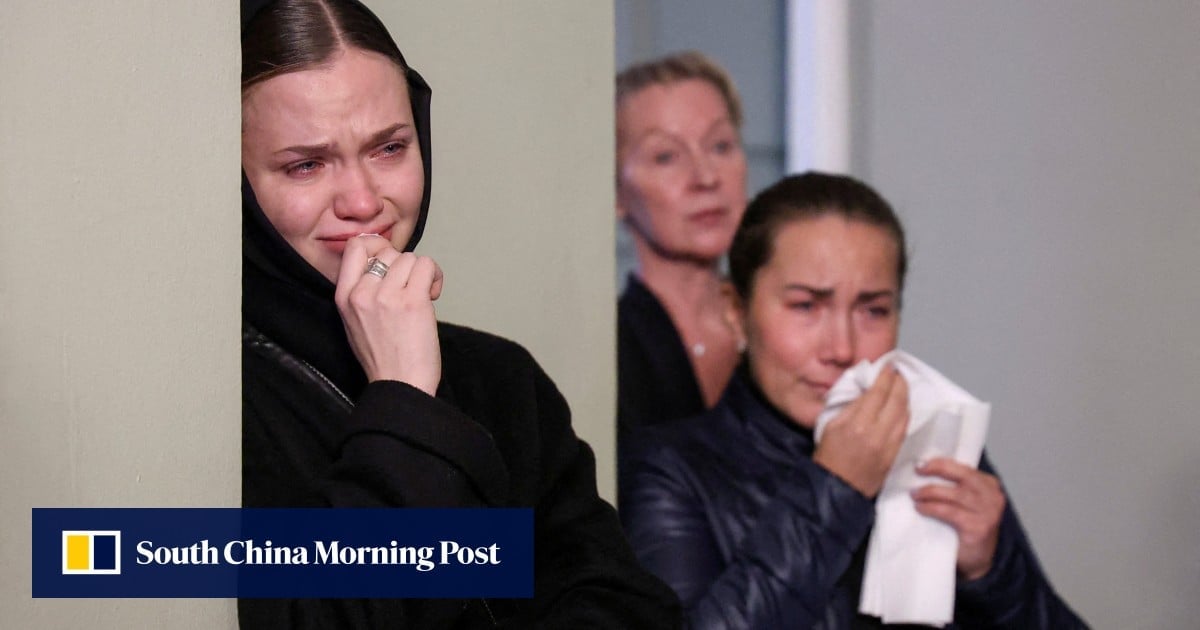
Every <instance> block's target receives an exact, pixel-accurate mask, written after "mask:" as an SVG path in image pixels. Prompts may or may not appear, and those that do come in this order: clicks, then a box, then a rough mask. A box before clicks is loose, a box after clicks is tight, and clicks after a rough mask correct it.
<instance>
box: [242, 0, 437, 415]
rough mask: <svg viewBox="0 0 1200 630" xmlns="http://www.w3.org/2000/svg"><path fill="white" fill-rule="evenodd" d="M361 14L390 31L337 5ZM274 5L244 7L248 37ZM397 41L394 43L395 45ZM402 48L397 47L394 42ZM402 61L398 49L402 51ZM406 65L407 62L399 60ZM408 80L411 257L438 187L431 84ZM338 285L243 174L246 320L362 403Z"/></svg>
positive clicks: (361, 381)
mask: <svg viewBox="0 0 1200 630" xmlns="http://www.w3.org/2000/svg"><path fill="white" fill-rule="evenodd" d="M338 1H340V2H343V3H347V4H354V5H357V6H358V7H360V8H361V10H362V11H363V12H364V14H365V15H366V16H368V17H369V18H370V19H372V20H373V21H374V22H375V23H376V24H378V26H379V28H380V29H381V30H382V31H383V32H385V33H386V32H387V29H386V28H385V27H384V26H383V23H382V22H381V21H380V20H379V18H378V17H376V16H375V14H374V13H372V12H371V11H370V9H368V8H367V7H366V6H365V5H363V4H362V3H361V2H357V1H356V0H338ZM273 4H275V0H243V1H242V33H243V37H244V34H245V32H246V26H247V25H248V24H250V22H251V20H253V19H254V18H255V16H258V15H259V14H260V13H261V12H262V11H263V10H266V9H268V8H269V7H270V6H271V5H273ZM389 39H390V37H389ZM392 45H393V46H395V42H394V41H393V42H392ZM396 52H397V54H399V48H398V47H397V48H396ZM400 58H401V60H403V55H401V56H400ZM404 66H405V67H406V68H407V71H406V79H407V83H408V94H409V100H410V101H411V103H412V113H413V122H414V124H415V126H416V129H417V141H418V144H419V145H420V147H421V159H422V162H423V164H424V167H425V192H424V195H423V196H422V198H421V211H420V213H419V214H418V216H417V220H416V223H415V224H414V226H413V233H412V236H411V237H410V238H409V240H408V244H407V245H406V246H405V248H404V249H405V251H411V250H412V249H414V248H415V247H416V246H417V242H418V241H420V240H421V233H422V232H423V231H424V229H425V218H426V216H427V215H428V214H429V196H430V190H431V184H432V167H431V161H430V155H431V153H430V151H431V147H430V138H429V132H430V127H429V99H430V89H429V84H427V83H426V82H425V80H424V79H423V78H421V75H419V74H417V72H416V71H415V70H413V69H412V68H410V67H408V64H407V62H405V63H404ZM333 292H334V285H333V283H332V282H330V281H329V280H328V279H327V278H326V277H325V276H323V275H321V273H320V272H319V271H317V270H316V269H315V268H314V267H313V266H312V265H310V264H309V263H308V262H307V261H305V260H304V258H303V257H301V256H300V254H298V253H297V252H296V250H294V249H292V247H291V245H289V244H288V243H287V241H286V240H284V238H283V237H282V236H281V235H280V234H279V232H278V231H277V230H276V229H275V227H274V226H273V225H271V222H270V221H269V220H268V219H267V216H266V215H265V214H264V213H263V211H262V207H261V206H259V204H258V200H257V199H256V198H255V196H254V191H253V190H252V189H251V188H250V182H249V181H248V180H247V179H246V175H245V173H244V172H243V173H242V319H243V321H244V322H246V323H248V324H250V325H251V326H253V327H254V328H255V329H257V330H258V331H259V332H261V333H262V334H264V335H266V336H267V337H269V338H270V339H272V340H273V341H275V342H276V343H278V344H279V345H281V346H282V347H283V348H284V349H286V350H287V351H288V352H290V353H291V354H293V355H294V356H296V357H298V358H300V359H302V360H304V361H306V362H308V363H309V364H311V365H312V366H313V367H315V368H316V369H318V370H320V371H321V373H322V374H324V375H325V376H326V377H328V378H329V379H330V380H332V381H333V382H334V384H336V385H337V386H338V388H339V389H341V390H342V391H343V392H344V393H346V394H347V395H348V396H350V397H351V398H357V397H358V394H359V392H361V390H362V388H363V386H364V385H366V375H365V374H364V373H363V370H362V367H361V366H360V365H359V363H358V360H357V359H356V358H355V357H354V352H353V351H352V350H351V349H350V344H349V342H348V341H347V339H346V333H345V329H344V328H343V326H342V318H341V316H340V315H339V314H338V311H337V306H336V305H335V304H334V302H333Z"/></svg>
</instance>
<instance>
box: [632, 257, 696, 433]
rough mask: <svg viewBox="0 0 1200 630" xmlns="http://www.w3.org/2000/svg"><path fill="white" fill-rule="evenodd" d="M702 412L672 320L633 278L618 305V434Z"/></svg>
mask: <svg viewBox="0 0 1200 630" xmlns="http://www.w3.org/2000/svg"><path fill="white" fill-rule="evenodd" d="M703 412H704V398H703V396H702V395H701V393H700V384H699V383H698V382H697V381H696V372H695V370H693V369H692V362H691V360H690V359H689V358H688V354H687V348H685V347H684V345H683V339H682V338H680V336H679V332H678V331H677V330H675V324H673V323H672V322H671V316H670V315H668V314H667V310H666V309H665V308H663V305H662V303H661V302H659V301H658V298H657V297H655V296H654V294H653V293H651V292H650V290H649V289H647V288H646V285H644V284H642V281H641V280H639V279H638V278H637V276H636V275H634V274H629V279H628V280H627V281H626V283H625V291H624V293H622V294H621V299H620V301H619V302H618V303H617V427H618V433H619V434H621V435H625V434H627V433H629V431H630V430H631V429H633V428H635V427H641V426H646V425H651V424H657V423H660V422H667V421H670V420H678V419H680V418H687V417H690V416H694V415H697V414H700V413H703Z"/></svg>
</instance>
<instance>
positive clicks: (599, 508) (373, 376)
mask: <svg viewBox="0 0 1200 630" xmlns="http://www.w3.org/2000/svg"><path fill="white" fill-rule="evenodd" d="M251 5H255V6H251ZM242 24H243V26H242V64H243V65H242V168H243V172H244V175H245V179H244V181H243V224H244V237H243V258H244V260H243V296H242V299H243V359H242V378H243V444H242V448H243V453H242V456H243V477H242V491H243V504H244V505H245V506H247V507H304V506H336V507H343V506H344V507H382V506H398V507H491V506H497V507H532V508H533V509H534V519H535V524H534V542H535V548H536V556H535V558H534V570H535V584H534V591H535V594H534V598H533V599H532V600H519V601H515V600H509V601H492V600H488V601H484V600H473V601H465V602H464V601H454V600H290V601H278V600H242V601H241V602H239V617H240V619H241V622H242V625H243V626H245V627H253V628H263V627H314V628H317V627H319V628H328V627H432V628H446V627H476V626H487V627H490V626H496V625H504V626H516V627H528V626H532V625H535V624H536V625H539V626H563V627H567V626H570V627H574V626H577V625H581V624H584V625H589V626H591V627H594V626H596V625H599V626H602V627H614V628H631V627H647V628H659V627H670V626H673V625H676V624H677V621H676V611H675V610H673V606H674V602H673V601H672V598H671V595H670V593H669V591H667V590H666V589H665V587H663V585H662V584H661V583H659V582H657V581H656V580H654V579H653V578H651V577H650V576H648V575H647V574H646V573H644V572H643V571H641V570H640V569H639V568H637V565H636V563H635V561H634V559H633V557H632V554H631V553H630V551H629V549H628V546H627V544H626V542H625V541H624V539H623V538H622V536H621V533H620V529H619V526H618V524H617V520H616V517H615V514H614V512H613V510H612V508H611V507H610V506H609V505H608V504H606V503H605V502H604V501H603V500H601V499H600V498H599V497H598V496H597V494H596V488H595V470H594V460H593V458H592V454H591V451H590V449H589V448H588V447H587V445H586V444H584V443H583V442H581V441H580V440H579V439H578V438H577V437H576V436H575V434H574V433H573V432H572V430H571V426H570V421H569V415H568V410H567V406H566V403H565V401H564V400H563V398H562V396H561V395H560V394H559V392H558V390H557V389H556V388H555V387H554V384H553V383H552V382H551V381H550V379H549V378H548V377H547V376H546V375H545V374H544V373H543V372H542V371H541V369H540V368H539V367H538V366H537V364H536V363H535V362H534V360H533V359H532V357H530V356H529V354H528V353H527V352H526V351H525V350H524V349H523V348H521V347H520V346H518V345H516V344H514V343H511V342H509V341H505V340H503V339H500V338H497V337H494V336H491V335H488V334H485V333H481V332H477V331H473V330H469V329H466V328H462V327H458V326H452V325H448V324H443V323H440V322H437V321H436V319H435V314H434V308H433V300H435V299H437V297H438V295H439V294H440V292H441V271H440V270H439V269H438V266H437V265H436V264H435V263H434V262H433V261H432V260H430V259H429V258H426V257H421V256H417V255H415V254H413V253H412V249H413V248H414V247H415V246H416V244H417V241H418V240H419V239H420V236H421V232H422V229H423V226H424V223H425V217H426V215H427V213H428V207H429V197H430V148H431V147H430V140H429V129H430V128H429V97H430V91H429V87H428V85H427V84H426V83H425V81H424V80H423V79H422V78H421V77H420V75H418V74H417V73H416V72H415V71H413V70H412V69H411V68H409V67H408V65H407V64H406V63H405V61H404V58H403V56H402V55H401V53H400V51H399V49H398V48H397V47H396V44H395V43H394V42H393V41H392V39H391V37H390V36H389V35H388V33H387V31H386V29H385V28H384V26H383V25H382V23H381V22H380V21H379V20H378V18H376V17H375V16H374V15H373V14H372V13H371V12H370V11H369V10H368V9H366V7H364V6H363V5H362V4H361V3H359V2H355V1H353V0H279V1H276V2H267V3H261V2H260V3H250V2H247V3H245V4H244V6H243V21H242Z"/></svg>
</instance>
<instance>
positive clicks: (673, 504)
mask: <svg viewBox="0 0 1200 630" xmlns="http://www.w3.org/2000/svg"><path fill="white" fill-rule="evenodd" d="M628 465H629V466H630V467H631V471H630V474H629V476H628V477H627V479H628V480H629V482H628V483H626V484H624V485H623V486H622V490H623V494H622V500H621V517H622V520H623V522H624V524H625V527H626V530H627V532H628V534H629V536H630V542H631V543H632V544H633V547H634V551H635V553H637V555H638V559H639V560H640V561H641V562H642V563H643V565H644V566H646V567H647V568H648V569H650V571H651V572H653V573H654V574H656V575H658V576H659V577H661V578H663V579H664V580H665V581H666V582H667V583H668V584H669V585H671V587H672V588H674V589H675V592H676V593H677V594H678V595H679V597H680V600H681V602H682V603H683V606H684V611H685V617H686V619H687V621H688V623H689V627H694V628H784V627H787V628H807V627H811V626H813V625H814V624H816V623H817V622H818V620H820V619H822V618H823V617H824V612H825V609H826V607H827V605H828V602H829V600H830V599H831V597H832V593H833V591H834V589H835V587H836V585H837V582H838V580H839V579H840V578H841V577H842V575H843V573H844V572H845V571H846V569H847V568H848V567H849V566H850V564H851V562H852V561H853V558H854V554H855V552H856V550H857V549H858V548H859V547H860V546H861V545H862V543H863V541H864V540H865V538H866V536H867V533H868V532H869V531H870V529H871V525H872V523H873V522H874V505H873V503H872V502H871V501H870V500H869V499H867V498H866V497H864V496H863V495H861V494H859V493H858V492H857V491H855V490H854V489H853V488H851V487H850V486H848V485H846V484H845V483H844V482H842V481H841V480H839V479H837V478H836V477H834V476H833V475H831V474H829V473H827V472H825V471H824V470H823V469H820V468H819V467H818V466H816V465H815V464H812V463H811V462H806V463H805V465H803V466H797V467H795V468H793V469H792V470H791V471H790V472H791V473H793V474H791V476H790V477H789V478H787V479H784V480H783V481H782V483H781V484H780V485H779V486H778V493H777V495H776V496H775V497H773V498H772V499H771V500H770V501H768V502H767V503H766V505H765V506H764V508H763V510H762V512H761V513H760V514H759V515H758V516H757V519H756V520H755V521H754V524H753V526H752V527H751V528H750V529H749V530H748V531H747V532H746V533H745V535H744V537H743V538H742V540H741V543H740V545H739V546H738V547H737V548H735V549H729V550H724V553H722V551H723V550H721V549H719V548H718V546H717V542H716V540H715V537H714V536H713V535H712V532H711V529H710V527H711V523H710V519H720V518H723V516H722V514H721V511H720V510H709V509H706V506H705V502H706V497H705V495H704V493H703V492H701V491H698V489H696V488H694V487H692V484H690V483H689V475H688V469H689V467H688V465H687V464H686V463H685V461H684V460H683V459H682V458H681V457H680V454H679V453H678V452H675V451H673V450H671V449H669V448H654V447H653V446H651V447H646V448H641V449H639V452H638V453H637V454H635V455H634V456H633V457H632V458H630V460H628ZM723 557H728V558H730V559H729V561H728V562H727V561H725V560H724V559H723Z"/></svg>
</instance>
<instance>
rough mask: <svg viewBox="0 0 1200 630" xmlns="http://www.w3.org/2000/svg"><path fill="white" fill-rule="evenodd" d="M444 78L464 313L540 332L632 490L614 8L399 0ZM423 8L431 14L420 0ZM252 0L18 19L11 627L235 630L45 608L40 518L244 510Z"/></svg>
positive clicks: (6, 120) (8, 467)
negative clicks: (243, 212)
mask: <svg viewBox="0 0 1200 630" xmlns="http://www.w3.org/2000/svg"><path fill="white" fill-rule="evenodd" d="M374 4H375V5H376V6H377V7H379V12H380V13H381V15H382V16H383V17H384V18H385V20H386V21H387V22H388V23H389V24H390V25H391V26H392V28H393V30H394V32H395V34H396V36H397V39H398V41H399V42H400V44H401V47H402V48H403V49H404V50H405V53H406V54H407V55H408V56H409V59H410V61H411V62H412V63H413V65H414V66H415V67H417V68H418V69H420V70H421V71H422V73H423V74H424V75H425V76H426V78H428V79H429V81H430V83H431V84H432V85H433V88H434V109H433V111H434V140H435V144H434V149H435V150H434V157H435V164H436V168H435V170H434V173H435V175H434V193H433V200H434V201H433V208H434V209H433V214H432V216H431V218H430V221H429V226H428V238H427V240H426V241H425V242H424V243H423V244H422V248H421V249H422V251H423V252H425V253H429V254H431V255H434V256H436V257H437V259H438V260H439V262H441V263H442V265H443V266H444V268H445V270H446V276H447V287H446V294H445V297H444V298H443V300H442V302H440V304H439V314H440V315H441V316H442V317H443V318H445V319H449V320H453V321H457V322H461V323H465V324H469V325H473V326H476V327H480V328H484V329H487V330H490V331H494V332H498V333H500V334H504V335H506V336H509V337H512V338H514V339H516V340H518V341H520V342H521V343H523V344H525V345H526V346H527V347H528V348H529V349H530V350H531V351H532V352H533V353H534V355H535V356H536V357H537V358H538V359H539V361H541V363H542V365H543V366H544V367H545V368H546V369H547V371H548V372H549V373H550V374H551V376H552V377H553V378H554V379H555V380H556V381H557V382H558V384H559V386H560V387H561V388H562V389H563V391H564V392H565V393H566V395H567V397H568V399H569V400H570V402H571V405H572V408H573V409H574V411H575V413H576V427H577V430H578V431H579V433H580V434H582V435H583V436H584V437H585V438H587V439H588V440H589V441H591V442H592V443H593V445H595V446H596V447H597V450H598V452H599V456H600V461H601V465H600V472H601V478H602V482H601V483H602V488H603V489H604V491H605V493H606V494H607V495H608V496H612V488H613V481H612V474H613V464H612V457H613V447H612V441H613V436H612V418H613V407H614V405H613V397H614V388H615V386H614V377H613V357H612V347H613V328H614V323H613V320H614V317H613V293H614V289H613V286H612V264H613V263H612V220H611V216H612V215H611V212H612V198H611V195H612V175H611V169H612V139H611V138H612V135H611V124H612V120H611V115H612V114H611V89H612V88H611V85H612V81H611V77H612V63H613V62H612V15H611V12H612V7H611V3H608V2H587V3H560V2H553V1H550V0H545V1H534V0H522V1H521V2H505V3H498V2H493V3H480V2H467V1H457V2H439V3H404V5H402V4H400V3H392V4H388V5H387V6H384V4H385V3H382V2H375V3H374ZM405 5H415V6H405ZM237 64H238V61H237V8H236V3H234V2H226V3H224V4H223V5H215V4H213V5H210V4H205V3H189V4H186V5H180V4H176V3H150V4H147V3H144V2H133V1H131V0H114V1H113V2H108V3H104V4H102V5H101V4H87V3H84V4H80V3H75V2H64V1H62V0H57V1H47V0H9V1H8V2H6V3H5V4H4V7H3V9H2V16H0V217H2V221H3V223H2V224H0V225H2V227H3V229H0V426H3V437H2V439H0V519H2V520H0V532H2V533H0V565H2V567H3V568H0V576H2V580H0V582H2V583H3V584H4V590H3V600H2V601H0V611H2V612H0V626H3V627H14V628H15V627H22V628H23V627H29V628H44V627H95V628H129V627H147V628H149V627H172V628H213V627H229V626H232V625H233V624H234V620H233V619H234V617H233V605H232V602H229V601H223V600H32V599H30V576H29V566H30V558H29V551H28V549H29V541H30V530H29V527H30V511H29V510H30V508H32V507H35V506H46V507H50V506H184V505H194V506H222V505H236V504H237V502H238V455H239V452H238V440H239V433H238V431H239V423H240V405H239V401H238V381H239V367H238V361H239V355H238V345H237V343H238V341H237V335H238V310H239V302H240V291H239V288H240V286H239V281H238V278H239V259H240V257H239V239H240V233H239V225H238V221H239V214H238V210H237V208H238V198H239V197H238V183H239V182H238V174H237V167H236V165H237V162H238V137H237V134H238V116H239V111H238V100H237V82H238V79H237Z"/></svg>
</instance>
